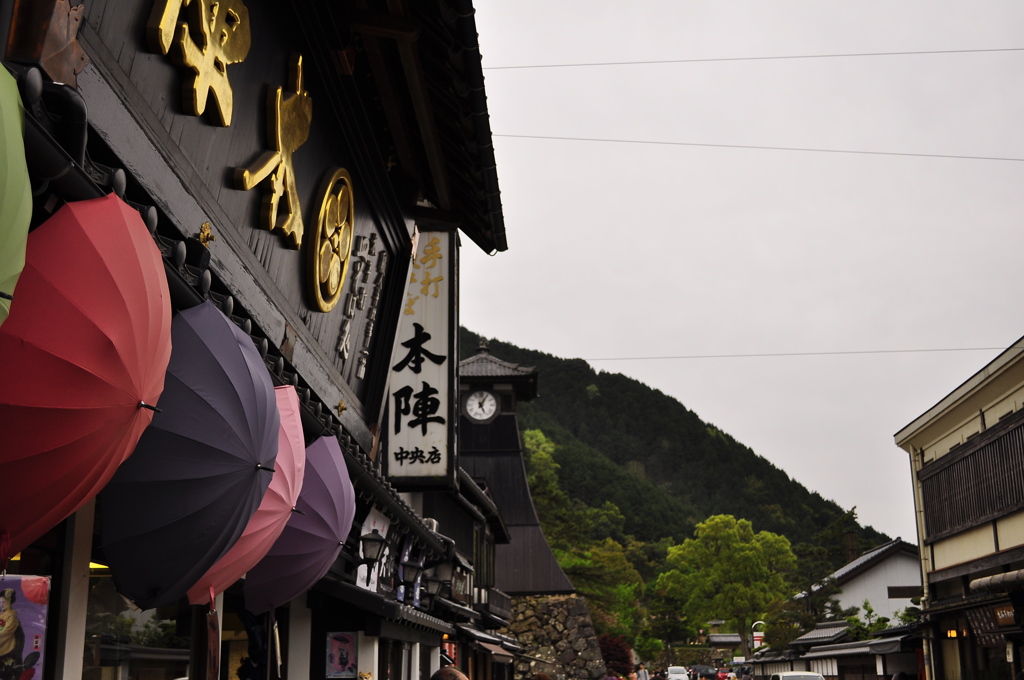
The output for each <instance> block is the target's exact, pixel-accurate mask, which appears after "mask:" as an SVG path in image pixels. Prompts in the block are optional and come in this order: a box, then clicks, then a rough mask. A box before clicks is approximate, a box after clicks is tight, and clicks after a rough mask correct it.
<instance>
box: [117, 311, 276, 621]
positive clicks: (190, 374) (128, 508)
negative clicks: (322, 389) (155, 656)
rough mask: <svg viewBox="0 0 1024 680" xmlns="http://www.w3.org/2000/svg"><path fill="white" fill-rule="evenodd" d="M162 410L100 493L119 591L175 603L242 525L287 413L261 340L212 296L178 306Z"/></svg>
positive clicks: (258, 497) (257, 497) (141, 601)
mask: <svg viewBox="0 0 1024 680" xmlns="http://www.w3.org/2000/svg"><path fill="white" fill-rule="evenodd" d="M171 337H172V342H173V343H174V352H173V353H172V354H171V361H170V364H169V365H168V367H167V380H166V385H165V387H164V394H163V396H162V397H161V400H160V412H159V413H157V414H156V415H155V416H154V417H153V423H152V424H151V425H150V427H149V428H148V429H147V430H146V431H145V432H144V433H143V435H142V437H141V438H140V440H139V443H138V446H137V447H136V450H135V454H134V455H133V456H132V457H131V458H129V459H128V460H127V461H126V462H125V463H124V464H123V465H122V466H121V467H120V468H119V469H118V471H117V473H116V474H115V475H114V478H113V479H112V480H111V481H110V483H109V484H108V485H107V486H106V488H104V490H103V491H102V493H100V496H99V499H100V512H101V526H102V543H101V547H102V551H103V554H104V557H105V559H106V560H107V564H108V565H109V566H110V569H111V574H112V576H113V578H114V584H115V586H116V587H117V590H118V592H119V593H121V594H122V595H124V596H125V597H127V598H129V599H130V600H132V601H133V602H135V603H136V604H137V605H138V606H139V607H141V608H143V609H149V608H151V607H157V606H160V605H165V604H171V603H173V602H175V601H177V600H178V598H180V597H182V596H184V595H185V593H186V592H187V591H188V589H189V588H190V587H192V586H193V585H194V584H195V583H196V582H197V581H198V580H199V578H200V577H201V576H202V575H203V574H205V573H206V572H207V570H209V569H210V567H212V566H213V565H214V563H216V562H217V560H218V559H220V558H221V556H222V555H224V553H226V552H227V551H228V550H229V549H230V548H231V546H232V545H234V544H235V542H236V541H237V540H238V538H239V537H240V536H241V534H242V532H243V530H244V529H245V527H246V525H247V524H248V522H249V519H250V518H251V517H252V516H253V514H254V513H255V512H256V509H257V508H258V507H259V505H260V503H261V501H262V500H263V497H264V495H265V494H266V491H267V487H268V486H269V485H270V480H271V477H272V476H273V474H274V465H275V461H276V457H277V450H278V429H279V427H280V416H279V414H278V410H277V400H276V398H275V396H274V387H273V384H272V383H271V380H270V374H269V372H268V371H267V369H266V367H265V366H264V364H263V359H262V358H261V357H260V355H259V352H258V351H257V350H256V346H255V345H253V342H252V339H251V338H250V337H249V336H248V335H246V334H244V333H243V332H242V331H241V330H240V329H239V328H238V327H237V326H235V324H233V323H232V322H231V321H229V320H228V319H227V318H226V317H225V316H224V315H223V314H222V313H221V312H220V310H218V309H217V308H216V307H215V306H214V305H213V303H211V302H209V301H207V302H205V303H203V304H201V305H198V306H196V307H193V308H192V309H186V310H184V311H182V312H179V313H178V314H177V315H176V316H175V317H174V322H173V324H172V330H171Z"/></svg>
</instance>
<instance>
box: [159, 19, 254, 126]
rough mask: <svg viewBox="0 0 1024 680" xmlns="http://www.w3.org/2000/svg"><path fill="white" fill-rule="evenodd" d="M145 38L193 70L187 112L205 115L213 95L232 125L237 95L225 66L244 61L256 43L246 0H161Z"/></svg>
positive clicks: (222, 121)
mask: <svg viewBox="0 0 1024 680" xmlns="http://www.w3.org/2000/svg"><path fill="white" fill-rule="evenodd" d="M182 10H184V12H183V11H182ZM179 14H180V15H182V16H183V18H184V20H183V21H179ZM146 36H147V38H148V40H149V46H150V49H152V50H153V51H154V52H159V53H160V54H170V56H171V58H172V59H173V60H174V62H175V63H177V64H178V65H180V66H185V67H187V68H189V69H191V70H192V72H193V73H194V74H195V77H194V78H193V80H192V83H191V85H190V86H188V87H187V88H186V96H185V100H184V102H183V107H184V108H185V110H186V111H187V112H188V113H190V114H191V115H194V116H201V115H202V114H203V112H204V111H206V101H207V99H208V97H209V95H210V93H213V101H214V104H215V106H216V114H217V116H216V117H217V122H218V123H219V124H220V125H223V126H227V125H230V124H231V111H232V108H233V107H234V94H233V92H232V90H231V82H230V81H229V80H228V69H227V67H228V64H237V63H240V62H242V61H244V60H245V57H246V56H247V55H248V54H249V47H250V46H251V44H252V37H251V36H250V34H249V10H248V9H246V7H245V5H244V4H242V0H157V2H156V3H155V4H154V5H153V10H152V13H151V14H150V15H149V23H148V24H147V25H146ZM193 36H195V37H196V39H193ZM189 90H191V92H189ZM189 95H191V96H189Z"/></svg>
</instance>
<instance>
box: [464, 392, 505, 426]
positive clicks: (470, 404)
mask: <svg viewBox="0 0 1024 680" xmlns="http://www.w3.org/2000/svg"><path fill="white" fill-rule="evenodd" d="M465 411H466V416H468V417H469V418H470V419H471V420H476V421H486V420H490V419H491V418H493V417H494V415H495V414H496V413H497V412H498V400H497V399H496V398H495V397H494V395H493V394H491V393H490V392H488V391H487V390H477V391H475V392H470V393H469V396H467V397H466V406H465Z"/></svg>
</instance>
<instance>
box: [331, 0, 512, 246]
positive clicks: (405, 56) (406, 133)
mask: <svg viewBox="0 0 1024 680" xmlns="http://www.w3.org/2000/svg"><path fill="white" fill-rule="evenodd" d="M449 2H450V0H447V1H446V0H439V2H437V3H410V2H407V0H389V2H387V6H386V8H385V7H384V6H383V5H382V4H378V5H376V11H374V10H371V9H369V8H368V6H367V5H368V4H369V3H368V2H363V3H361V6H360V10H359V11H358V12H356V13H354V14H353V16H352V23H351V29H352V31H353V32H355V33H358V34H359V35H360V36H361V39H362V44H363V48H364V52H365V55H366V57H367V59H368V61H369V66H370V69H371V72H372V74H373V78H374V82H375V86H376V88H377V91H378V93H379V97H380V100H381V103H382V104H383V105H384V109H385V116H386V117H387V121H388V126H389V128H390V134H391V137H392V140H391V141H392V143H393V144H394V151H395V155H396V157H397V161H398V163H399V164H400V166H401V169H402V171H403V172H404V174H405V175H406V176H407V177H410V178H413V179H414V180H415V181H416V182H417V183H418V185H419V191H420V192H421V196H419V197H418V198H422V199H426V200H427V201H429V202H430V203H431V204H432V205H433V207H434V208H436V209H438V210H440V211H442V212H443V213H445V214H447V215H448V216H450V217H449V220H448V221H449V222H451V221H452V220H454V222H455V224H456V225H457V226H458V228H459V229H461V230H462V231H463V232H464V233H465V234H466V235H467V236H468V237H469V238H470V239H471V240H473V241H474V242H475V243H476V244H477V245H479V246H480V247H481V248H482V249H483V250H484V251H485V252H492V251H496V250H497V251H501V250H505V249H507V244H506V241H505V232H504V218H503V216H502V213H501V201H500V192H499V190H498V183H497V171H496V168H495V164H494V154H493V148H492V146H491V133H490V125H489V120H488V116H487V109H486V98H485V97H484V94H483V75H482V71H481V66H480V56H479V50H478V48H477V44H476V28H475V23H474V22H473V19H472V4H471V2H469V0H456V4H458V5H459V7H458V8H453V7H452V6H450V4H449ZM470 38H471V40H470ZM467 40H468V41H469V43H470V44H466V41H467ZM389 43H391V44H389ZM391 50H394V53H395V58H394V59H392V58H390V57H389V54H388V53H389V52H390V51H391ZM474 82H475V83H476V85H474V84H473V83H474ZM410 207H411V206H408V205H407V206H405V208H406V209H408V208H410Z"/></svg>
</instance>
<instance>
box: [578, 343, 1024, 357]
mask: <svg viewBox="0 0 1024 680" xmlns="http://www.w3.org/2000/svg"><path fill="white" fill-rule="evenodd" d="M1012 347H1016V345H1014V346H1012ZM1012 347H1011V349H1012ZM1004 349H1007V348H1005V347H946V348H937V349H865V350H850V351H838V352H761V353H757V354H682V355H674V356H662V357H602V358H599V359H584V361H663V360H667V359H748V358H758V357H821V356H842V355H848V354H922V353H927V352H989V351H993V350H1004Z"/></svg>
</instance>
